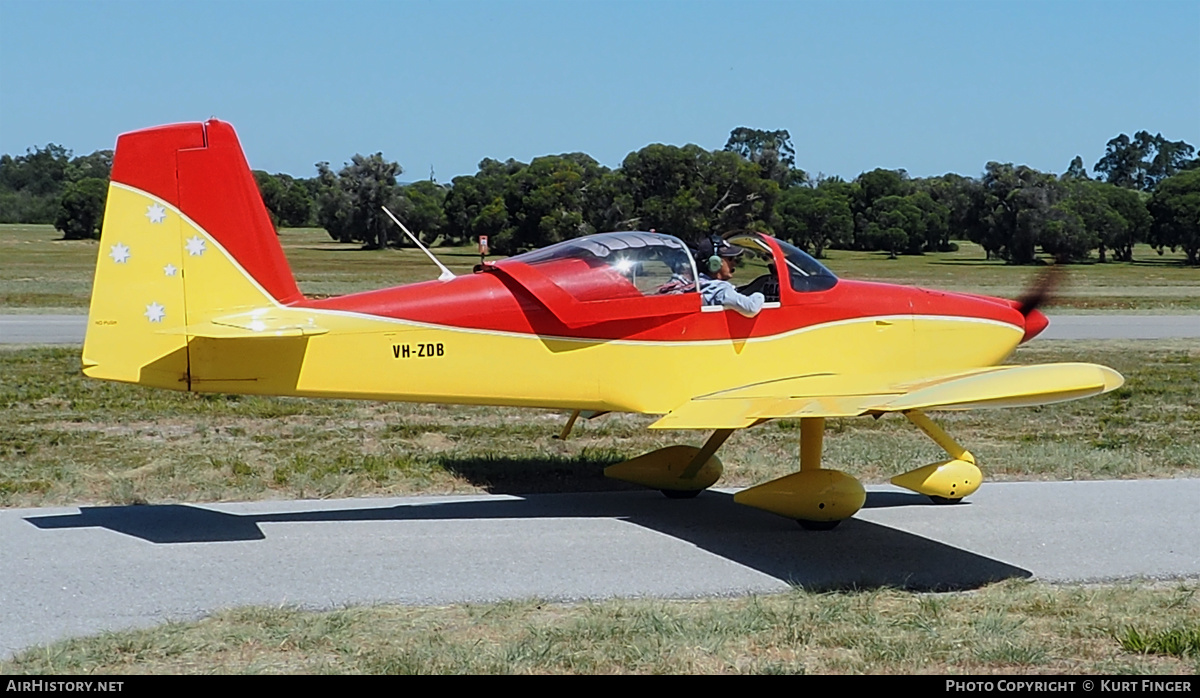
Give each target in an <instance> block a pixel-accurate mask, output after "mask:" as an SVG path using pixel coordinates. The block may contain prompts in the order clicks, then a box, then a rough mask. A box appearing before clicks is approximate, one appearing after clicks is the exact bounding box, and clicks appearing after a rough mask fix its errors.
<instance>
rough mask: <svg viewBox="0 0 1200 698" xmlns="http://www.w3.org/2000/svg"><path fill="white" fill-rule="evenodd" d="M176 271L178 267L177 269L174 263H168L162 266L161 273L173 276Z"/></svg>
mask: <svg viewBox="0 0 1200 698" xmlns="http://www.w3.org/2000/svg"><path fill="white" fill-rule="evenodd" d="M177 271H179V269H177V268H176V267H175V265H174V264H168V265H167V266H165V267H163V273H164V274H166V275H167V276H175V272H177Z"/></svg>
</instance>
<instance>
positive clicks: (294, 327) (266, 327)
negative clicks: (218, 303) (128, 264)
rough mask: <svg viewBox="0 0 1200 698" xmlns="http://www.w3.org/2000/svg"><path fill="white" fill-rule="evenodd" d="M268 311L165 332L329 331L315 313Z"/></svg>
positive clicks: (239, 335) (230, 335)
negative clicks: (310, 315) (319, 322)
mask: <svg viewBox="0 0 1200 698" xmlns="http://www.w3.org/2000/svg"><path fill="white" fill-rule="evenodd" d="M268 313H269V311H268V312H263V311H254V312H252V313H242V314H239V315H230V316H226V317H219V318H214V319H213V320H211V321H209V322H201V323H197V324H194V325H185V326H183V327H177V328H174V329H170V330H164V331H163V333H164V334H183V335H187V336H189V337H206V338H209V339H246V338H252V337H309V336H313V335H319V334H325V333H326V332H328V331H329V329H328V328H326V327H321V326H319V325H317V324H316V321H315V320H314V319H313V318H311V317H297V316H295V315H288V316H278V315H270V314H268Z"/></svg>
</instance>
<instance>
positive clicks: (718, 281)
mask: <svg viewBox="0 0 1200 698" xmlns="http://www.w3.org/2000/svg"><path fill="white" fill-rule="evenodd" d="M741 254H742V249H741V248H740V247H734V246H733V245H730V244H729V243H727V242H725V241H724V240H722V239H720V238H718V237H715V236H714V237H712V238H710V239H707V240H703V241H701V242H700V245H699V246H698V247H697V248H696V267H697V268H698V269H699V270H700V298H701V299H702V300H703V302H704V305H720V306H724V307H726V308H732V309H734V310H736V311H738V312H739V313H741V314H742V315H745V316H746V317H754V316H755V315H758V313H759V311H760V310H762V307H763V303H764V302H765V301H766V298H765V297H764V296H763V294H761V293H758V292H757V291H756V292H754V293H751V294H750V295H748V296H747V295H743V294H741V293H739V292H738V290H737V288H735V287H734V285H733V284H731V283H729V280H730V279H731V278H733V266H732V265H731V264H730V260H731V259H734V258H736V257H738V256H739V255H741Z"/></svg>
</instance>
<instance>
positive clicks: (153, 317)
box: [142, 302, 167, 322]
mask: <svg viewBox="0 0 1200 698" xmlns="http://www.w3.org/2000/svg"><path fill="white" fill-rule="evenodd" d="M142 314H143V315H145V316H146V319H147V320H149V321H150V322H162V321H163V318H164V317H166V316H167V310H166V308H164V307H162V306H161V305H159V304H158V303H157V302H155V303H151V304H150V305H148V306H146V312H144V313H142Z"/></svg>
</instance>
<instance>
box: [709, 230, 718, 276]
mask: <svg viewBox="0 0 1200 698" xmlns="http://www.w3.org/2000/svg"><path fill="white" fill-rule="evenodd" d="M708 242H709V244H710V245H712V256H711V257H709V258H708V273H709V274H716V273H717V272H718V271H721V255H720V254H718V253H717V250H719V249H721V237H720V236H719V235H717V234H716V233H712V234H711V235H709V236H708Z"/></svg>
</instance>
